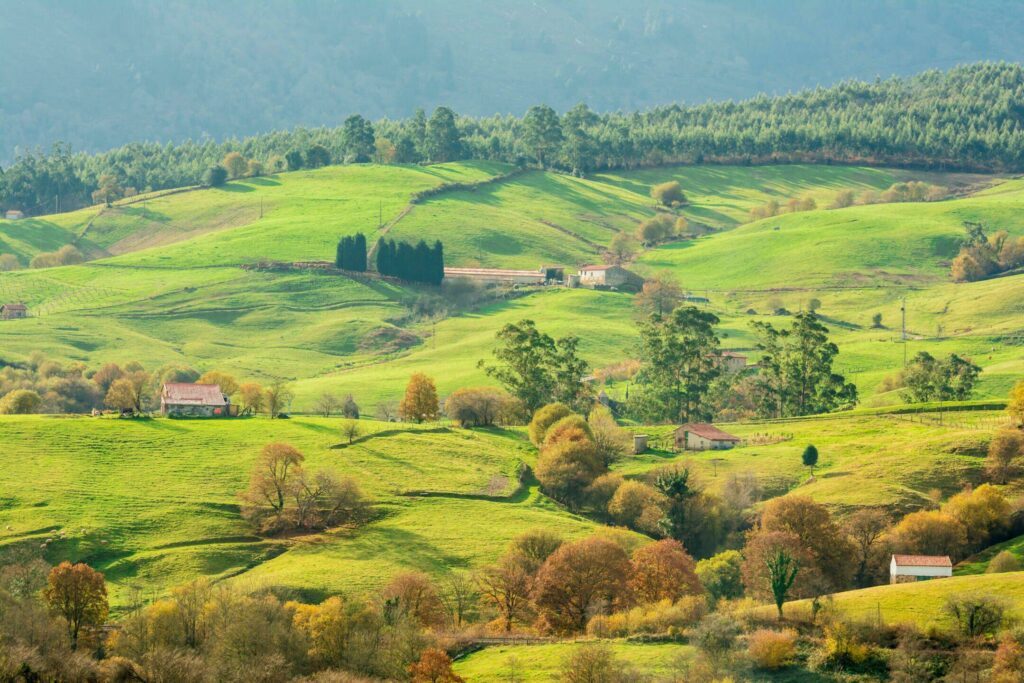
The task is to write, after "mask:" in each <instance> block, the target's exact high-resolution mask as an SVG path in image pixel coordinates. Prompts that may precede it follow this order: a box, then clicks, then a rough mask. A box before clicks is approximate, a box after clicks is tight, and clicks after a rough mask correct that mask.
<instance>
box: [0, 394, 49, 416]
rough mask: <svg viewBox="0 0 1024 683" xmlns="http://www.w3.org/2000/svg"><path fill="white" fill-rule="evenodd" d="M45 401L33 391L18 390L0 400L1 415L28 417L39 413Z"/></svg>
mask: <svg viewBox="0 0 1024 683" xmlns="http://www.w3.org/2000/svg"><path fill="white" fill-rule="evenodd" d="M42 403H43V400H42V399H41V398H40V397H39V394H37V393H36V392H34V391H32V390H31V389H16V390H14V391H12V392H10V393H9V394H7V395H6V396H4V397H3V399H0V415H27V414H29V413H36V412H39V408H40V406H41V405H42Z"/></svg>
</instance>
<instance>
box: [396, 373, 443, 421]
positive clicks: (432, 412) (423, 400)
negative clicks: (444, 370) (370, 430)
mask: <svg viewBox="0 0 1024 683" xmlns="http://www.w3.org/2000/svg"><path fill="white" fill-rule="evenodd" d="M438 412H439V407H438V401H437V387H436V386H434V380H432V379H431V378H430V377H427V376H426V375H424V374H423V373H422V372H416V373H413V375H412V377H410V378H409V384H408V385H407V386H406V387H405V396H404V397H403V398H402V403H401V404H400V405H399V406H398V414H399V415H400V416H401V418H402V419H403V420H405V421H407V422H423V421H425V420H436V419H437V414H438Z"/></svg>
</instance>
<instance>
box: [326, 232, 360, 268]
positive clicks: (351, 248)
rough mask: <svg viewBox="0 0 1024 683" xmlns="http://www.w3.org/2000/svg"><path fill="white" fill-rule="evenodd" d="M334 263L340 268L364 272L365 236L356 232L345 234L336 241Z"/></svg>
mask: <svg viewBox="0 0 1024 683" xmlns="http://www.w3.org/2000/svg"><path fill="white" fill-rule="evenodd" d="M334 265H335V267H337V268H340V269H341V270H353V271H356V272H360V273H361V272H364V271H365V270H366V236H365V235H364V234H363V233H361V232H357V233H356V234H355V235H346V236H345V237H342V238H341V240H340V241H339V242H338V251H337V254H336V255H335V257H334Z"/></svg>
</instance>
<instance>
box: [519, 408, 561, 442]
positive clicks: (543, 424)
mask: <svg viewBox="0 0 1024 683" xmlns="http://www.w3.org/2000/svg"><path fill="white" fill-rule="evenodd" d="M571 414H572V411H571V410H569V408H567V407H566V406H564V405H562V404H561V403H551V404H548V405H546V406H544V407H543V408H538V409H537V412H535V413H534V414H533V420H531V421H530V426H529V428H528V429H527V431H528V433H529V435H530V441H532V442H533V445H534V446H537V447H540V445H541V444H542V443H544V435H545V434H546V433H547V431H548V427H550V426H551V425H553V424H555V423H556V422H558V421H559V420H561V419H562V418H563V417H566V416H567V415H571Z"/></svg>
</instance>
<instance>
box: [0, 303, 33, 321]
mask: <svg viewBox="0 0 1024 683" xmlns="http://www.w3.org/2000/svg"><path fill="white" fill-rule="evenodd" d="M27 317H28V306H26V305H25V304H3V305H0V320H17V319H18V318H27Z"/></svg>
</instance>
